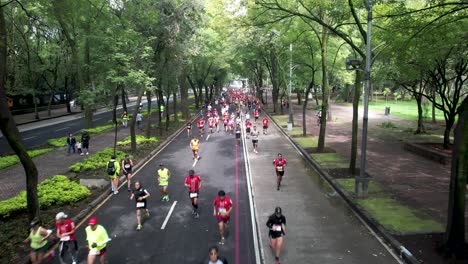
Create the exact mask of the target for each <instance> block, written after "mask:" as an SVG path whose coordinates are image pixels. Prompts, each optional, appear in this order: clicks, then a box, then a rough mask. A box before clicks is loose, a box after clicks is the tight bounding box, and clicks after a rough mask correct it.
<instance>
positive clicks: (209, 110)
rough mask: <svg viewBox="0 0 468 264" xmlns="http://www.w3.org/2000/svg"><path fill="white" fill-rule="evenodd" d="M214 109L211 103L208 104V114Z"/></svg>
mask: <svg viewBox="0 0 468 264" xmlns="http://www.w3.org/2000/svg"><path fill="white" fill-rule="evenodd" d="M212 108H213V107H212V106H211V103H209V104H208V107H207V109H208V112H211V109H212Z"/></svg>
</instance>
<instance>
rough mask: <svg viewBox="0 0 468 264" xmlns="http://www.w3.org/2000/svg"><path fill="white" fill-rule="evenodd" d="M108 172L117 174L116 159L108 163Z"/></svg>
mask: <svg viewBox="0 0 468 264" xmlns="http://www.w3.org/2000/svg"><path fill="white" fill-rule="evenodd" d="M107 174H109V175H114V174H115V164H114V161H109V163H107Z"/></svg>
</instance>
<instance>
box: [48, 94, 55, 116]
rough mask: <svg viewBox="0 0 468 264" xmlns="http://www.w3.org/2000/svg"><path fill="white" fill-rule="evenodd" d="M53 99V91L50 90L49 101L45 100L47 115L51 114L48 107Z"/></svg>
mask: <svg viewBox="0 0 468 264" xmlns="http://www.w3.org/2000/svg"><path fill="white" fill-rule="evenodd" d="M53 100H54V92H51V94H50V96H49V102H47V116H51V112H50V110H51V109H50V108H51V107H52V101H53Z"/></svg>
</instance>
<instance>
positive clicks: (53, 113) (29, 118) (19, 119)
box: [13, 107, 81, 126]
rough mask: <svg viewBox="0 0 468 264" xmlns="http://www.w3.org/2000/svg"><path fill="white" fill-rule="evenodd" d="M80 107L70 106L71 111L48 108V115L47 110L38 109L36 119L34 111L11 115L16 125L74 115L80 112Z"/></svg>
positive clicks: (64, 108)
mask: <svg viewBox="0 0 468 264" xmlns="http://www.w3.org/2000/svg"><path fill="white" fill-rule="evenodd" d="M80 113H81V110H80V108H72V109H71V113H68V112H67V108H66V107H63V108H57V109H52V110H50V116H48V115H47V110H44V111H39V119H36V114H35V113H34V112H32V113H27V114H20V115H13V119H14V120H15V122H16V125H18V126H21V125H25V124H29V123H33V122H38V121H43V120H48V119H52V118H57V117H61V116H68V115H75V114H80Z"/></svg>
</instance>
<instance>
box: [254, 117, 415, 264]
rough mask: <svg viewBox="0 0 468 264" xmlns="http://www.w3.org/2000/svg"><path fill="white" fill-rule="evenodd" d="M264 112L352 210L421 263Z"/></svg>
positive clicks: (411, 261) (410, 263) (395, 247)
mask: <svg viewBox="0 0 468 264" xmlns="http://www.w3.org/2000/svg"><path fill="white" fill-rule="evenodd" d="M262 111H263V113H264V114H265V115H266V116H268V117H269V118H270V120H271V121H272V122H273V123H274V124H275V125H276V127H278V128H279V130H280V131H281V133H282V134H283V136H285V137H286V138H288V139H289V141H290V142H291V143H292V144H293V146H294V147H295V148H296V149H297V150H298V151H299V152H300V154H301V156H302V158H303V159H304V160H306V161H307V163H308V164H309V165H310V166H311V167H312V168H313V169H314V170H315V171H316V172H317V173H318V174H319V175H320V177H322V178H323V179H325V180H326V181H327V182H328V183H329V184H330V185H331V186H332V187H333V189H334V190H335V191H336V192H337V193H338V194H339V196H340V197H341V198H342V199H343V200H345V201H346V203H347V204H348V205H349V207H350V208H351V210H352V211H353V212H354V213H355V214H356V215H357V216H359V218H361V219H362V221H364V222H365V223H366V224H367V225H368V226H369V227H370V228H371V229H372V230H373V231H374V232H375V233H376V234H378V235H379V236H380V237H382V238H383V240H384V242H385V243H387V244H389V245H390V246H391V247H392V249H393V250H394V251H395V253H398V254H399V256H400V258H401V259H402V260H403V261H404V262H405V263H408V264H420V262H419V261H418V260H417V259H416V257H414V256H413V254H412V253H411V252H410V251H409V250H408V249H406V247H405V246H404V245H403V244H401V243H400V242H399V241H398V240H396V239H395V238H394V237H393V236H392V235H391V234H389V233H388V232H387V231H386V230H385V229H384V228H383V227H382V226H381V225H380V224H379V223H377V222H375V221H374V220H373V219H372V218H371V217H370V215H369V214H368V213H367V212H365V211H364V210H363V209H362V208H361V207H360V206H359V205H358V204H355V203H354V202H353V201H352V200H351V199H350V198H349V197H348V196H347V195H346V193H345V191H344V190H343V189H342V188H341V187H340V186H339V185H338V184H337V183H336V182H335V181H334V180H333V178H332V177H331V176H330V175H329V174H328V173H327V172H326V171H324V170H322V167H321V166H320V165H319V164H318V163H317V162H316V161H315V160H314V159H313V158H312V157H310V155H309V153H307V152H306V151H305V150H304V148H302V147H301V146H300V145H299V144H298V143H296V141H294V139H293V138H292V137H291V136H290V135H289V134H287V133H286V131H285V130H284V129H283V128H282V127H281V126H280V125H278V123H276V121H275V120H274V119H273V118H272V117H271V115H270V114H269V113H268V112H267V111H265V110H263V109H262Z"/></svg>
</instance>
